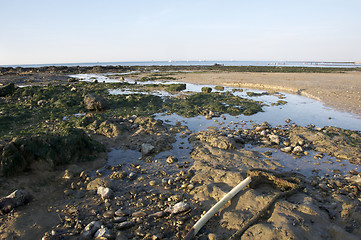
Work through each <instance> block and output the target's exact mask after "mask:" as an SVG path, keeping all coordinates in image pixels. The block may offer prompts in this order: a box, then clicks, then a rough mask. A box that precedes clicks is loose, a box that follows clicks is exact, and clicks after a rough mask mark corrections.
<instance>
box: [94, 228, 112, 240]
mask: <svg viewBox="0 0 361 240" xmlns="http://www.w3.org/2000/svg"><path fill="white" fill-rule="evenodd" d="M94 238H95V239H113V238H114V236H113V235H112V234H111V232H110V231H109V229H108V228H106V227H104V226H101V227H100V228H99V229H98V231H97V232H96V233H95V235H94Z"/></svg>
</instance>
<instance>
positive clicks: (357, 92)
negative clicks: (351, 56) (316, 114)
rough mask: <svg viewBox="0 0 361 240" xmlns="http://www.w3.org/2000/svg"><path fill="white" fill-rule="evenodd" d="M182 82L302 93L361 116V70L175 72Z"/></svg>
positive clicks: (327, 104)
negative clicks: (315, 71)
mask: <svg viewBox="0 0 361 240" xmlns="http://www.w3.org/2000/svg"><path fill="white" fill-rule="evenodd" d="M175 77H176V78H177V79H179V80H181V81H183V82H190V83H198V84H214V85H224V86H232V87H243V88H254V89H265V90H272V91H283V92H291V93H299V94H301V95H304V96H307V97H311V98H314V99H317V100H320V101H322V102H323V103H324V104H325V105H326V106H329V107H332V108H335V109H338V110H342V111H347V112H351V113H354V114H357V115H359V116H361V72H346V73H250V72H213V73H210V72H207V73H185V74H178V75H176V76H175Z"/></svg>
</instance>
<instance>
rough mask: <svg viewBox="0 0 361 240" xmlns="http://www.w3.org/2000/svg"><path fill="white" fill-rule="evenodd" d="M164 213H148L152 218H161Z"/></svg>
mask: <svg viewBox="0 0 361 240" xmlns="http://www.w3.org/2000/svg"><path fill="white" fill-rule="evenodd" d="M165 215H166V214H165V212H163V211H159V212H156V213H152V214H150V215H149V217H152V218H162V217H164V216H165Z"/></svg>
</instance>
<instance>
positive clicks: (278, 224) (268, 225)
mask: <svg viewBox="0 0 361 240" xmlns="http://www.w3.org/2000/svg"><path fill="white" fill-rule="evenodd" d="M60 85H61V86H62V88H61V89H62V91H64V92H66V91H68V92H67V94H70V95H67V96H68V97H67V98H68V99H73V98H74V99H77V101H83V104H82V107H84V108H85V109H87V110H86V111H84V115H82V116H81V117H80V118H79V117H72V116H71V114H72V112H69V113H68V114H67V117H68V118H67V119H66V118H64V119H63V120H61V121H60V120H59V119H56V118H54V119H52V120H51V121H48V122H46V120H47V119H46V118H44V120H42V121H44V124H45V125H41V126H42V127H43V126H45V127H44V128H45V129H49V126H52V128H53V129H54V130H55V131H59V130H61V131H63V128H64V124H65V125H66V126H67V127H69V126H71V127H72V128H73V127H75V129H77V130H78V131H82V132H83V133H84V134H85V136H88V137H90V138H91V139H92V141H97V142H99V143H102V145H103V146H105V148H106V152H103V153H102V152H101V151H100V149H97V150H96V152H98V153H99V154H98V158H97V160H93V161H86V162H77V161H71V163H70V165H57V164H55V165H56V166H57V167H56V168H55V171H54V170H53V171H49V169H48V170H46V171H44V168H42V167H43V166H44V164H41V161H40V162H39V160H38V159H43V160H45V161H47V160H48V159H49V156H51V155H52V154H49V152H48V151H44V152H41V153H40V152H37V150H36V149H37V147H35V148H32V150H31V149H30V148H27V147H26V146H29V143H27V142H25V143H24V142H22V143H21V144H17V142H16V141H20V140H21V138H20V140H19V139H18V140H16V139H12V140H6V139H3V143H2V147H1V150H2V151H4V150H3V149H5V148H8V146H9V145H11V144H12V145H13V146H15V148H14V149H16V150H17V152H16V151H15V153H16V154H17V155H20V156H22V157H23V158H24V157H25V155H26V156H29V154H28V152H29V151H33V152H32V153H33V154H34V155H33V157H31V158H32V159H33V161H34V159H37V160H36V161H35V162H34V163H37V165H36V164H35V165H34V164H33V165H32V167H29V166H27V167H26V168H24V169H22V170H21V171H25V172H22V173H21V174H19V172H17V175H15V176H10V177H7V178H5V176H2V177H1V178H0V180H1V182H0V184H1V190H0V194H1V195H0V196H4V197H3V198H2V199H1V200H0V207H1V209H0V210H1V213H2V215H1V216H0V218H1V224H0V236H1V237H2V238H12V239H34V238H42V239H182V238H184V236H185V235H186V234H187V232H188V231H189V230H190V229H191V227H192V226H193V225H194V223H195V222H196V221H197V220H198V219H199V218H200V217H201V215H202V214H204V213H205V211H207V210H208V209H209V208H210V207H211V206H212V205H213V204H215V203H216V202H217V201H218V200H220V199H221V198H222V197H223V196H224V195H225V194H226V193H227V192H228V191H230V190H231V189H232V187H234V186H236V185H237V184H238V183H239V182H241V181H242V180H243V179H245V177H246V176H247V174H249V170H250V169H261V170H262V171H264V172H268V171H270V170H272V171H273V172H274V173H275V174H276V173H277V174H280V175H278V176H279V177H280V179H281V180H282V179H283V180H284V181H286V180H290V179H293V180H296V182H297V183H299V185H300V188H299V189H297V191H294V192H290V193H289V194H283V193H287V191H288V189H284V188H282V187H281V188H280V187H279V186H276V185H274V184H273V183H272V182H269V181H266V180H265V179H261V181H259V182H257V184H253V185H251V186H250V187H248V188H246V189H244V190H243V191H241V192H240V193H239V194H237V195H236V196H235V197H234V198H233V199H232V200H231V201H230V202H229V203H228V204H226V205H225V206H224V207H223V208H222V209H221V210H220V212H219V213H217V214H216V216H214V217H213V218H212V219H211V220H210V221H209V222H208V223H207V224H206V226H204V227H203V228H202V229H201V231H200V232H199V233H198V234H197V236H196V237H195V239H228V238H230V237H231V236H232V235H233V234H237V233H239V232H240V231H242V234H241V235H239V236H238V239H274V238H287V239H289V238H295V239H339V238H341V237H342V238H345V239H358V236H360V235H361V232H360V229H361V226H360V222H361V221H360V220H361V214H360V208H361V203H360V199H361V196H360V193H361V192H360V191H361V174H360V173H359V171H358V170H357V169H352V170H350V171H349V172H347V173H345V174H343V173H342V172H341V171H337V169H336V170H332V171H331V170H330V171H329V172H328V173H327V174H325V175H317V174H315V175H313V176H312V177H310V178H308V177H305V176H304V175H302V172H300V171H299V170H298V169H296V168H295V169H291V170H289V169H287V170H284V166H282V164H281V163H280V162H279V160H278V159H277V155H276V154H275V152H283V153H285V154H287V156H289V158H290V159H294V158H295V159H297V160H299V161H302V160H303V159H304V158H305V157H306V156H309V155H310V154H313V156H314V160H315V164H316V163H318V162H319V161H323V160H322V159H324V160H325V161H326V158H328V157H334V158H336V159H337V161H338V160H339V161H340V164H342V162H341V161H348V162H350V163H354V164H360V163H361V155H360V152H361V141H360V140H361V133H360V132H359V131H351V130H345V129H340V128H336V127H327V126H325V127H323V128H321V127H315V126H312V125H310V126H305V127H302V126H297V125H296V124H293V123H292V120H290V119H286V120H285V121H286V122H285V124H284V125H280V126H271V125H270V124H268V123H267V122H264V123H261V124H254V123H252V122H245V121H241V120H240V121H239V122H238V123H232V124H233V125H236V126H239V127H237V128H229V127H226V126H222V125H220V126H219V127H212V128H208V129H206V130H204V131H198V132H192V131H191V130H189V128H188V127H187V125H186V124H185V123H184V122H177V123H176V124H170V123H169V122H167V121H162V120H159V119H158V120H157V119H155V118H154V117H152V116H151V115H152V114H151V112H150V110H151V107H146V108H144V109H143V107H142V105H137V104H134V105H131V108H128V110H127V111H128V112H129V113H131V112H130V110H129V109H132V110H131V111H137V113H144V115H143V116H142V115H141V114H140V115H134V114H129V115H128V116H125V115H120V113H121V112H122V111H123V110H121V109H117V107H118V104H119V103H121V104H122V106H126V104H129V103H132V104H133V103H135V101H139V102H142V103H143V104H144V100H146V101H147V102H146V103H147V104H150V103H152V104H154V106H153V108H154V109H155V111H154V112H158V111H159V106H161V105H157V104H158V102H157V101H156V100H155V99H153V100H154V101H153V100H152V101H153V102H151V101H148V100H149V99H151V98H149V97H147V98H143V97H144V96H142V98H141V97H140V96H138V95H135V94H129V95H127V96H121V97H119V96H114V97H113V96H109V95H108V96H107V95H106V94H104V92H103V90H102V89H104V88H105V89H108V88H109V87H111V86H112V85H111V84H110V85H104V84H103V83H88V84H85V83H81V84H75V83H69V82H68V78H67V79H64V80H63V81H62V83H61V84H60ZM114 86H115V85H114ZM116 86H117V87H118V85H116ZM127 87H129V86H128V85H127ZM152 87H162V86H152ZM73 88H75V90H74V91H71V89H73ZM45 89H46V88H44V90H41V89H40V90H41V91H40V92H41V93H42V94H43V95H42V96H43V97H42V99H40V98H39V99H38V98H37V97H36V94H38V92H31V94H30V93H29V92H26V94H28V95H25V94H23V95H22V98H20V96H19V99H24V101H25V102H24V104H25V105H24V106H26V107H27V108H29V107H31V109H32V110H34V108H35V106H36V108H42V109H46V106H47V104H49V105H50V106H51V104H53V103H52V100H50V99H46V98H45V96H46V94H45V93H46V90H45ZM47 89H48V90H51V91H53V90H54V89H53V88H52V87H48V88H47ZM59 89H60V88H59ZM81 89H83V90H85V89H87V90H88V89H91V90H92V91H93V92H95V93H96V94H97V95H99V97H100V98H98V97H97V96H96V95H87V94H86V93H88V91H83V90H81ZM16 91H17V90H15V92H14V93H11V94H10V95H8V96H4V97H2V101H7V102H8V103H10V102H11V98H12V97H11V96H14V99H15V97H16V99H18V96H17V95H16V94H19V93H18V92H16ZM36 91H37V90H36ZM56 91H58V90H56ZM21 93H23V92H21ZM13 94H15V95H13ZM203 94H205V95H206V97H207V98H206V99H208V97H216V96H217V94H216V93H214V94H215V95H212V94H211V93H203ZM30 95H31V96H32V98H34V100H31V99H30V98H29V97H27V96H30ZM79 95H81V97H80V98H79ZM101 96H102V97H101ZM199 96H203V95H199ZM220 96H222V98H221V99H222V101H229V102H228V103H229V104H231V103H233V101H238V102H239V101H240V100H239V99H236V100H235V99H233V98H232V97H231V96H227V95H224V96H223V95H220ZM137 98H139V99H138V100H137ZM183 98H184V99H183ZM217 98H218V97H217ZM217 98H215V99H217ZM187 99H188V100H189V99H192V98H190V97H179V98H178V99H177V102H181V101H184V102H182V103H183V104H185V103H186V100H187ZM201 99H202V98H201ZM223 99H225V100H223ZM40 100H44V101H43V102H41V104H38V103H39V101H40ZM125 100H126V101H125ZM18 101H20V100H18ZM64 101H65V100H64ZM55 102H56V101H54V103H55ZM206 102H207V101H206ZM65 103H66V102H63V103H62V104H65ZM195 103H197V104H199V102H195ZM67 104H68V105H64V106H65V107H66V108H68V111H69V110H70V109H71V106H76V104H75V105H72V104H73V103H70V102H68V103H67ZM163 104H164V103H163ZM172 104H173V103H172ZM192 104H193V102H192ZM202 104H205V103H202ZM202 104H199V105H197V107H198V110H197V112H195V113H193V114H195V115H199V114H201V115H204V117H207V118H208V119H212V118H214V117H215V116H221V115H222V113H227V112H222V111H231V109H230V107H232V106H228V107H227V108H220V106H218V105H202ZM3 106H4V105H3ZM20 106H23V105H20ZM56 106H58V107H59V108H60V109H61V107H62V106H63V105H61V104H60V103H57V104H56ZM146 106H149V105H146ZM172 106H173V105H172ZM181 106H187V105H181ZM205 106H207V107H205ZM245 106H248V107H253V105H245ZM162 108H163V107H162ZM164 108H166V109H167V111H170V110H172V109H176V108H177V107H169V106H165V107H164ZM215 109H216V110H218V111H216V110H215ZM75 110H78V109H77V108H76V109H75ZM6 111H9V110H6ZM219 111H220V112H219ZM232 111H234V109H233V110H232ZM232 111H231V112H232ZM211 112H212V114H210V113H211ZM74 113H75V112H74ZM241 113H242V112H240V113H239V112H237V114H241ZM53 114H54V113H53ZM59 116H60V115H59ZM165 117H166V115H165ZM221 117H222V118H223V120H224V121H227V119H226V116H221ZM165 119H166V118H165ZM208 121H213V120H208ZM26 124H27V123H26ZM3 131H5V130H3ZM32 131H33V130H32ZM37 131H38V130H37ZM30 133H31V134H33V132H28V133H27V134H30ZM6 135H9V136H12V135H11V133H6ZM4 136H5V135H4ZM64 136H67V135H64ZM78 136H81V135H79V134H78ZM34 139H35V140H36V138H34V135H32V141H35V140H34ZM39 139H40V140H41V141H40V142H41V143H44V144H43V145H44V146H45V145H47V146H48V147H50V149H53V147H52V146H55V145H56V144H55V143H52V142H51V141H50V140H44V139H43V138H42V137H40V138H39ZM66 139H67V138H64V139H63V140H56V141H57V142H58V144H59V146H60V145H61V147H62V148H66V149H68V148H69V147H70V146H66V144H65V143H67V142H68V143H70V144H72V143H74V139H72V140H66ZM54 141H55V140H54ZM62 141H63V142H62ZM75 142H76V141H75ZM45 143H46V144H45ZM82 146H85V145H82ZM250 146H251V147H250ZM89 147H91V145H87V148H89ZM255 147H259V148H265V149H268V150H267V151H257V149H256V148H255ZM44 148H45V147H44ZM45 149H46V148H45ZM176 149H179V150H180V152H181V153H183V154H182V155H181V156H175V154H171V153H172V151H173V152H175V150H176ZM63 150H65V149H63ZM69 150H70V149H69ZM186 150H187V151H186ZM167 151H169V154H166V155H161V153H165V152H167ZM85 152H88V149H79V152H78V153H77V154H80V155H83V154H84V153H85ZM111 152H114V154H113V155H111V154H110V153H111ZM188 152H190V154H188ZM8 153H12V152H9V151H8ZM60 153H62V152H59V153H56V155H59V154H60ZM88 153H89V152H88ZM128 153H129V154H128ZM12 154H13V153H12ZM41 154H44V155H41ZM13 155H14V154H13ZM66 155H67V154H66V152H65V156H66ZM71 155H74V154H71ZM75 155H76V154H75ZM3 156H5V155H4V154H2V158H1V159H2V164H3V163H4V162H6V161H4V159H5V158H4V157H3ZM6 156H12V155H9V154H8V155H6ZM14 156H15V155H14ZM39 156H43V157H42V158H41V157H39ZM123 156H124V157H123ZM113 158H114V159H113ZM50 159H51V158H50ZM61 159H65V158H64V157H62V158H61ZM113 160H114V161H113ZM29 161H30V160H29ZM39 164H40V166H39ZM2 166H4V165H2ZM314 166H315V167H314V169H315V172H317V165H314ZM339 168H340V169H342V165H340V167H339ZM20 188H21V189H20ZM14 190H21V191H24V192H26V196H29V195H31V201H30V197H29V198H28V197H26V198H21V199H23V200H24V201H22V202H20V203H18V202H16V204H15V200H12V199H15V198H14V196H19V194H18V193H17V194H15V193H14V194H12V195H11V193H12V192H13V191H14ZM9 194H10V195H9ZM5 196H6V197H5ZM280 196H282V197H280ZM254 216H256V217H257V218H255V219H253V218H254Z"/></svg>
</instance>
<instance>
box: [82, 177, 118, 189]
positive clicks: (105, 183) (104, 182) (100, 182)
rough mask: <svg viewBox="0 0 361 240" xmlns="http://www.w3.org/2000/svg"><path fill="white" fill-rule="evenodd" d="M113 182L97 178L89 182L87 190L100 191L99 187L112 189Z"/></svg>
mask: <svg viewBox="0 0 361 240" xmlns="http://www.w3.org/2000/svg"><path fill="white" fill-rule="evenodd" d="M111 186H112V184H111V181H110V180H109V179H107V178H96V179H94V180H93V181H91V182H89V183H88V185H87V186H86V190H98V187H111Z"/></svg>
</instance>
